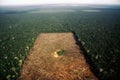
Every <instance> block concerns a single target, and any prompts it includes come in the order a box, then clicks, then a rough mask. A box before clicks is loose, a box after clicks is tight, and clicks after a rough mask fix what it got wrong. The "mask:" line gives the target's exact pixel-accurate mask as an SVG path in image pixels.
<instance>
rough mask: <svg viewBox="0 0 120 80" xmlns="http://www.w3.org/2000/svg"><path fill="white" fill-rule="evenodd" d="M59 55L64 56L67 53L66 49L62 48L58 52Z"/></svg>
mask: <svg viewBox="0 0 120 80" xmlns="http://www.w3.org/2000/svg"><path fill="white" fill-rule="evenodd" d="M57 54H58V56H62V55H64V54H65V50H60V51H58V52H57Z"/></svg>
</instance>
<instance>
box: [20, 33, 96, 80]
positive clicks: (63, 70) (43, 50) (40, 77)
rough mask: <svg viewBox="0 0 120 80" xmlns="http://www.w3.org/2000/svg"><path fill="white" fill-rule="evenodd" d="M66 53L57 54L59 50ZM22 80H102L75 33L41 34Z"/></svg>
mask: <svg viewBox="0 0 120 80" xmlns="http://www.w3.org/2000/svg"><path fill="white" fill-rule="evenodd" d="M58 50H65V54H64V55H62V56H57V57H56V54H55V53H56V51H58ZM18 80H98V79H97V78H96V77H95V76H94V74H93V73H92V72H91V70H90V67H89V65H88V64H87V63H86V60H85V57H84V56H83V52H82V51H81V50H80V47H79V46H78V45H77V44H76V41H75V39H74V35H73V34H72V33H42V34H40V35H39V36H38V37H37V39H36V41H35V43H34V45H33V47H32V49H31V50H30V53H29V55H28V57H27V59H26V60H25V62H24V64H23V67H22V69H21V71H20V76H19V78H18Z"/></svg>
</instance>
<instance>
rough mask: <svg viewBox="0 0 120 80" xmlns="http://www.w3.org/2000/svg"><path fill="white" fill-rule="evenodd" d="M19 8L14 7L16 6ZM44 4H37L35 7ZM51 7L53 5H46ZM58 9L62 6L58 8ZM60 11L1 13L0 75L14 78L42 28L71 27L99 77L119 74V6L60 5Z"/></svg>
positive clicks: (54, 29)
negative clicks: (87, 10)
mask: <svg viewBox="0 0 120 80" xmlns="http://www.w3.org/2000/svg"><path fill="white" fill-rule="evenodd" d="M19 9H21V8H18V9H16V10H19ZM41 9H42V10H46V9H47V8H45V9H44V8H37V9H36V10H41ZM49 9H52V10H59V8H58V9H54V8H53V7H51V8H48V10H49ZM60 9H61V8H60ZM62 9H63V10H64V9H65V10H70V11H68V12H67V11H66V12H65V11H63V12H53V13H51V12H39V13H36V12H35V13H32V11H35V10H28V11H26V12H24V13H19V14H18V13H10V14H9V12H7V13H6V14H0V79H3V80H5V79H8V80H9V79H11V80H15V79H16V78H17V77H18V75H19V74H18V73H19V70H20V68H21V64H22V63H23V62H24V60H25V58H26V56H27V55H28V52H29V50H30V48H31V47H32V45H33V43H34V40H35V39H36V37H37V35H38V34H39V33H43V32H69V31H74V32H75V33H76V34H77V36H78V38H79V41H80V42H81V43H82V45H83V46H84V47H85V49H86V51H87V52H88V55H89V56H90V59H91V60H92V62H94V65H95V67H96V68H97V70H99V72H98V76H99V77H100V79H105V80H106V79H115V78H116V79H117V78H118V77H119V76H120V72H119V71H120V68H119V67H120V64H119V63H120V14H119V13H120V8H117V9H111V8H98V9H99V10H100V12H84V11H82V10H84V9H97V8H83V7H82V8H81V7H62Z"/></svg>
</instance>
